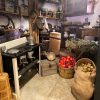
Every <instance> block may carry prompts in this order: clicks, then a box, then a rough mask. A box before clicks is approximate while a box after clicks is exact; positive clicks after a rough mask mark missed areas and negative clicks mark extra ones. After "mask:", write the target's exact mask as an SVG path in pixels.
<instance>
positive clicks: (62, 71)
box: [58, 66, 74, 79]
mask: <svg viewBox="0 0 100 100" xmlns="http://www.w3.org/2000/svg"><path fill="white" fill-rule="evenodd" d="M58 71H59V75H60V76H61V77H63V78H66V79H70V78H73V77H74V68H71V69H69V68H62V67H60V66H59V67H58Z"/></svg>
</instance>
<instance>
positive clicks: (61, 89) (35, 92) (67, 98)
mask: <svg viewBox="0 0 100 100" xmlns="http://www.w3.org/2000/svg"><path fill="white" fill-rule="evenodd" d="M72 83H73V79H63V78H61V77H60V76H59V75H58V74H54V75H50V76H45V77H41V76H40V75H39V74H36V75H35V76H34V77H33V78H32V79H31V80H30V81H29V82H28V83H27V84H26V85H25V86H24V87H23V88H22V89H21V100H75V98H74V97H73V95H72V94H71V88H70V86H71V84H72Z"/></svg>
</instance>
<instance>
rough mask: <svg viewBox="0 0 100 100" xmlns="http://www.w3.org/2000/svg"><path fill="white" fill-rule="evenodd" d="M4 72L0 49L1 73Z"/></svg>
mask: <svg viewBox="0 0 100 100" xmlns="http://www.w3.org/2000/svg"><path fill="white" fill-rule="evenodd" d="M1 72H3V63H2V51H1V49H0V73H1Z"/></svg>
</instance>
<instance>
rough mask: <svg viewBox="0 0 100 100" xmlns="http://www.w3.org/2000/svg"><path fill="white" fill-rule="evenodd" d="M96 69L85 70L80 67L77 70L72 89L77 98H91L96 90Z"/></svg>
mask: <svg viewBox="0 0 100 100" xmlns="http://www.w3.org/2000/svg"><path fill="white" fill-rule="evenodd" d="M95 75H96V73H95V71H93V72H92V73H91V74H90V72H83V71H82V70H80V69H77V70H75V75H74V83H73V85H72V87H71V91H72V93H73V95H74V96H75V97H76V99H77V100H89V99H90V98H91V97H92V95H93V92H94V78H95Z"/></svg>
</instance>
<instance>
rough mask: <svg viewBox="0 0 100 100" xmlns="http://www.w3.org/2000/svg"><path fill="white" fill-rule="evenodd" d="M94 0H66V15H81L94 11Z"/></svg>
mask: <svg viewBox="0 0 100 100" xmlns="http://www.w3.org/2000/svg"><path fill="white" fill-rule="evenodd" d="M93 1H94V0H64V1H63V5H64V13H65V16H80V15H85V14H91V13H93V12H94V2H93Z"/></svg>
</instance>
